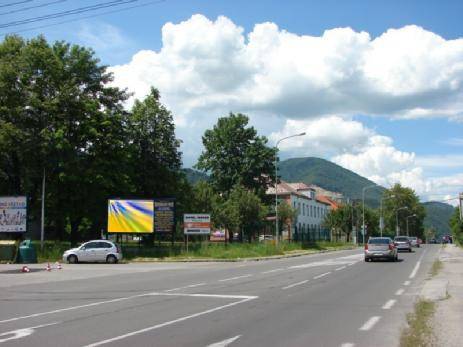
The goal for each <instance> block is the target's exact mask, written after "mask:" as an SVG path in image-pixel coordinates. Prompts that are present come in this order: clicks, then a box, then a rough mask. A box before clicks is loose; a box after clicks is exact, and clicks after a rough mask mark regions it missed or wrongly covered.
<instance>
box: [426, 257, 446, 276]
mask: <svg viewBox="0 0 463 347" xmlns="http://www.w3.org/2000/svg"><path fill="white" fill-rule="evenodd" d="M443 266H444V264H443V263H442V262H441V261H440V260H439V259H436V260H434V263H432V267H431V270H430V271H429V274H430V275H431V277H434V276H436V275H437V274H438V273H439V271H440V270H442V267H443Z"/></svg>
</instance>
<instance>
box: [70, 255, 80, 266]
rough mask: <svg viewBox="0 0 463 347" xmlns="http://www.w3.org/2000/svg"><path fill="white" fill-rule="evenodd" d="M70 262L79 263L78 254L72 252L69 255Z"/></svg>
mask: <svg viewBox="0 0 463 347" xmlns="http://www.w3.org/2000/svg"><path fill="white" fill-rule="evenodd" d="M68 262H69V264H77V263H78V262H79V259H77V256H76V255H74V254H72V255H70V256H69V257H68Z"/></svg>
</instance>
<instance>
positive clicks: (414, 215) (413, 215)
mask: <svg viewBox="0 0 463 347" xmlns="http://www.w3.org/2000/svg"><path fill="white" fill-rule="evenodd" d="M412 217H416V213H414V214H412V215H410V216H407V217H406V218H405V220H406V221H407V236H410V234H409V233H408V218H412Z"/></svg>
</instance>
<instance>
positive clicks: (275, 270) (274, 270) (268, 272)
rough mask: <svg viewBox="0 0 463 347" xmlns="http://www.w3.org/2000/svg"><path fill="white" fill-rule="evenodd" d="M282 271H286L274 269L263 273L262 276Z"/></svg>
mask: <svg viewBox="0 0 463 347" xmlns="http://www.w3.org/2000/svg"><path fill="white" fill-rule="evenodd" d="M282 270H284V269H282V268H278V269H273V270H269V271H264V272H261V274H270V273H272V272H277V271H282Z"/></svg>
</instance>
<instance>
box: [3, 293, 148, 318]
mask: <svg viewBox="0 0 463 347" xmlns="http://www.w3.org/2000/svg"><path fill="white" fill-rule="evenodd" d="M149 294H150V293H145V294H138V295H131V296H127V297H123V298H117V299H112V300H105V301H98V302H92V303H91V304H85V305H78V306H71V307H65V308H60V309H57V310H52V311H46V312H40V313H34V314H30V315H27V316H20V317H14V318H9V319H4V320H0V323H8V322H14V321H18V320H21V319H27V318H35V317H40V316H45V315H49V314H53V313H60V312H66V311H72V310H78V309H80V308H86V307H93V306H99V305H104V304H110V303H113V302H119V301H125V300H131V299H136V298H141V297H144V296H148V295H149Z"/></svg>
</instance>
